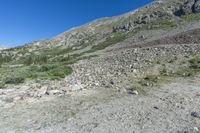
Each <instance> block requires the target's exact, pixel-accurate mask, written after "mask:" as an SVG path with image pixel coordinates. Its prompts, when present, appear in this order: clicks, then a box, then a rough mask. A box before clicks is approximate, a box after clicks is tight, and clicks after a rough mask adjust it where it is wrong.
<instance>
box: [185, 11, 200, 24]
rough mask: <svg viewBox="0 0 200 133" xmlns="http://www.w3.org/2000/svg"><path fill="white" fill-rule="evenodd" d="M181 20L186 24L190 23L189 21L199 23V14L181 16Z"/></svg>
mask: <svg viewBox="0 0 200 133" xmlns="http://www.w3.org/2000/svg"><path fill="white" fill-rule="evenodd" d="M181 19H182V20H184V21H186V22H191V21H199V19H200V13H196V14H195V13H192V14H189V15H184V16H181Z"/></svg>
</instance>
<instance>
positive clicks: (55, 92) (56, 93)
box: [47, 90, 62, 95]
mask: <svg viewBox="0 0 200 133" xmlns="http://www.w3.org/2000/svg"><path fill="white" fill-rule="evenodd" d="M47 94H48V95H58V94H62V92H61V91H60V90H50V91H48V92H47Z"/></svg>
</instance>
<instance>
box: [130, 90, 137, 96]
mask: <svg viewBox="0 0 200 133" xmlns="http://www.w3.org/2000/svg"><path fill="white" fill-rule="evenodd" d="M128 93H129V94H133V95H139V93H138V91H137V90H134V91H129V92H128Z"/></svg>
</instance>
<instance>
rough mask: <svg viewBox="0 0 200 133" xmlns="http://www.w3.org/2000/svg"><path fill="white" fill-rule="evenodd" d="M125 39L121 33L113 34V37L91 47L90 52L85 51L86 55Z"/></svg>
mask: <svg viewBox="0 0 200 133" xmlns="http://www.w3.org/2000/svg"><path fill="white" fill-rule="evenodd" d="M125 39H126V35H125V34H122V33H118V34H115V35H114V37H109V38H107V39H106V41H104V42H102V43H99V44H98V45H95V46H92V48H91V50H89V51H87V52H88V53H91V52H95V51H97V50H102V49H105V48H106V47H108V46H111V45H113V44H116V43H119V42H121V41H123V40H125Z"/></svg>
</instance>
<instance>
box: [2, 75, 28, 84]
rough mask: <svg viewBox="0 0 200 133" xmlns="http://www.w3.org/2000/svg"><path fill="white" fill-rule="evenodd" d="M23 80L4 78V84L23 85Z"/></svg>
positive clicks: (19, 78) (21, 78)
mask: <svg viewBox="0 0 200 133" xmlns="http://www.w3.org/2000/svg"><path fill="white" fill-rule="evenodd" d="M24 80H25V78H24V77H9V78H6V80H5V83H6V84H19V83H23V82H24Z"/></svg>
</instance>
